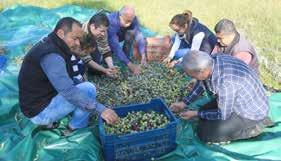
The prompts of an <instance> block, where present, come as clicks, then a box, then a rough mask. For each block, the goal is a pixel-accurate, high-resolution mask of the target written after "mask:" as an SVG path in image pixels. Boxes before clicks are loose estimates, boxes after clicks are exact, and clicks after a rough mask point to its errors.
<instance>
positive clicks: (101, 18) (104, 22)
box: [87, 13, 109, 33]
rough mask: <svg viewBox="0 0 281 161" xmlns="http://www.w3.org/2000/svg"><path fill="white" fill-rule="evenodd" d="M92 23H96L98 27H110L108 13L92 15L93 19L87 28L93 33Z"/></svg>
mask: <svg viewBox="0 0 281 161" xmlns="http://www.w3.org/2000/svg"><path fill="white" fill-rule="evenodd" d="M91 24H94V25H95V27H96V28H97V27H100V26H105V27H108V26H109V20H108V18H107V16H106V14H104V13H97V14H95V15H94V16H92V17H91V19H90V21H89V23H88V26H87V29H88V32H89V33H91V30H90V26H91Z"/></svg>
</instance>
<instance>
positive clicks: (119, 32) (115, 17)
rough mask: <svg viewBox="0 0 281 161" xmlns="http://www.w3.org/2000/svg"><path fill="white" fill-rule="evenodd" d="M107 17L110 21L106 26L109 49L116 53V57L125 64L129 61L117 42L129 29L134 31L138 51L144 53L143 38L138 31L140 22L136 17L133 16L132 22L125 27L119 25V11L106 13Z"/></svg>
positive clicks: (122, 38) (121, 39)
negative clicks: (107, 26)
mask: <svg viewBox="0 0 281 161" xmlns="http://www.w3.org/2000/svg"><path fill="white" fill-rule="evenodd" d="M108 19H109V22H110V25H109V28H108V41H109V46H110V48H111V50H112V51H113V53H115V54H117V56H118V58H119V59H120V60H121V61H122V62H124V63H125V64H128V63H129V62H130V60H129V58H128V57H127V56H126V55H125V53H124V52H123V50H122V48H121V46H120V45H119V42H121V41H123V40H124V38H125V33H126V31H128V30H131V31H133V32H134V35H135V40H136V42H137V45H138V50H139V53H140V54H144V53H145V40H144V37H143V35H142V33H141V31H140V24H139V22H138V19H137V18H136V17H135V18H134V20H133V22H132V24H131V25H130V26H129V27H126V28H124V27H121V26H120V19H119V12H112V13H111V14H109V15H108Z"/></svg>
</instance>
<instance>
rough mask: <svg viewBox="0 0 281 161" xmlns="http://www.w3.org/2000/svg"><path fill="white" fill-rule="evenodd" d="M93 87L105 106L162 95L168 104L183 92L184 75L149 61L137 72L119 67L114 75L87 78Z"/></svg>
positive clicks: (148, 99)
mask: <svg viewBox="0 0 281 161" xmlns="http://www.w3.org/2000/svg"><path fill="white" fill-rule="evenodd" d="M91 79H92V81H93V83H94V84H95V85H96V87H97V99H98V101H100V102H101V103H103V104H105V105H109V106H117V105H123V104H132V103H145V102H148V101H150V100H151V99H152V98H155V97H162V98H163V99H164V100H165V102H166V103H167V104H168V105H169V104H170V103H173V102H175V101H178V100H180V99H181V98H182V96H185V95H187V90H186V88H185V87H186V84H187V80H188V79H187V76H186V75H185V74H184V73H180V72H178V71H176V70H175V69H169V68H167V67H166V66H165V65H163V64H159V63H151V64H148V65H147V66H146V67H143V69H142V73H141V74H140V75H132V74H131V72H129V71H123V72H121V73H120V74H119V76H118V77H117V78H115V79H113V78H109V77H106V76H100V77H98V76H94V77H92V78H91Z"/></svg>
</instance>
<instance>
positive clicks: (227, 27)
mask: <svg viewBox="0 0 281 161" xmlns="http://www.w3.org/2000/svg"><path fill="white" fill-rule="evenodd" d="M215 32H216V33H222V34H231V33H235V32H237V30H236V28H235V25H234V23H233V22H232V21H231V20H228V19H222V20H220V21H219V22H218V23H217V24H216V26H215Z"/></svg>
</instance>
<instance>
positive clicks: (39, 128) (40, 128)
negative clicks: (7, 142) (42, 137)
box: [31, 122, 60, 138]
mask: <svg viewBox="0 0 281 161" xmlns="http://www.w3.org/2000/svg"><path fill="white" fill-rule="evenodd" d="M59 125H60V123H59V122H53V123H52V124H49V125H38V126H37V127H36V128H35V129H34V130H33V131H32V133H31V136H32V138H33V137H34V136H35V134H37V133H38V132H40V131H46V130H53V129H56V128H58V127H59Z"/></svg>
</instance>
